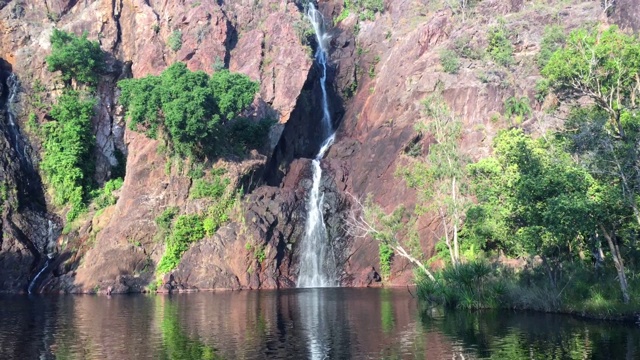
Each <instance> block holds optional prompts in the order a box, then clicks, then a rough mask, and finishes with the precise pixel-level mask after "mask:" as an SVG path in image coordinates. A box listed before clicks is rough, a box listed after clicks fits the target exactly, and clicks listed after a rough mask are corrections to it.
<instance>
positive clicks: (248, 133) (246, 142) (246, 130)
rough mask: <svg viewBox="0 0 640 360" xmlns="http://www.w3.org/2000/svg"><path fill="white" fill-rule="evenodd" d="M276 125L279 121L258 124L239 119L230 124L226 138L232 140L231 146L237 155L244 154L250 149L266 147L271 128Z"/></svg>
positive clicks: (263, 121)
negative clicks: (265, 143)
mask: <svg viewBox="0 0 640 360" xmlns="http://www.w3.org/2000/svg"><path fill="white" fill-rule="evenodd" d="M276 123H277V121H275V120H273V119H264V120H260V121H257V122H256V121H251V120H249V119H246V118H239V119H237V120H234V121H231V122H229V126H227V127H226V128H225V134H226V136H225V137H226V138H227V139H232V141H231V142H230V143H229V145H230V146H231V148H232V150H233V151H234V152H236V153H243V152H246V151H247V150H249V149H260V148H261V147H262V146H263V145H264V142H265V140H266V139H267V137H268V135H269V131H270V130H271V127H272V126H273V125H274V124H276Z"/></svg>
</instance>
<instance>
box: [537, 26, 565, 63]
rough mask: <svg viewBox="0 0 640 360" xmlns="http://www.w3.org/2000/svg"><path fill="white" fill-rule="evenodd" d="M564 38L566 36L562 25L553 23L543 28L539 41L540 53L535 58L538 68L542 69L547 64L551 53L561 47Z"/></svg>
mask: <svg viewBox="0 0 640 360" xmlns="http://www.w3.org/2000/svg"><path fill="white" fill-rule="evenodd" d="M565 39H566V36H565V35H564V31H563V29H562V27H560V26H558V25H553V26H547V27H545V28H544V34H543V35H542V41H541V42H540V53H539V54H538V59H537V62H538V68H540V69H542V68H544V67H545V66H546V65H547V63H548V62H549V59H551V56H552V55H553V53H554V52H556V50H558V49H560V48H561V47H562V45H563V44H564V42H565Z"/></svg>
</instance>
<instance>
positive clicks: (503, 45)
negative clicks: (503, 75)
mask: <svg viewBox="0 0 640 360" xmlns="http://www.w3.org/2000/svg"><path fill="white" fill-rule="evenodd" d="M488 40H489V46H488V47H487V53H488V54H489V56H490V57H491V59H493V61H495V62H496V63H498V64H500V65H502V66H509V65H511V64H512V63H513V45H511V41H510V40H509V30H508V29H507V27H506V26H505V24H504V20H499V21H498V25H496V26H492V27H490V28H489V39H488Z"/></svg>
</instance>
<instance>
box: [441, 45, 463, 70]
mask: <svg viewBox="0 0 640 360" xmlns="http://www.w3.org/2000/svg"><path fill="white" fill-rule="evenodd" d="M440 64H442V68H443V69H444V71H445V72H447V73H449V74H456V73H457V72H458V70H460V59H458V56H457V55H456V53H455V52H454V51H451V50H442V51H441V52H440Z"/></svg>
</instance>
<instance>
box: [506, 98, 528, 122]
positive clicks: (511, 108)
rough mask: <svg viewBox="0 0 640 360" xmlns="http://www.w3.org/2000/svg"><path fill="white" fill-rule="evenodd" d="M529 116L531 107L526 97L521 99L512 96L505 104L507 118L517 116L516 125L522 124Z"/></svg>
mask: <svg viewBox="0 0 640 360" xmlns="http://www.w3.org/2000/svg"><path fill="white" fill-rule="evenodd" d="M529 114H531V106H529V98H528V97H526V96H522V97H520V98H517V97H515V96H512V97H510V98H508V99H507V100H506V101H505V102H504V115H505V116H506V117H507V118H511V117H513V116H515V117H516V123H520V122H521V121H522V120H523V119H524V118H525V117H526V116H528V115H529Z"/></svg>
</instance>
